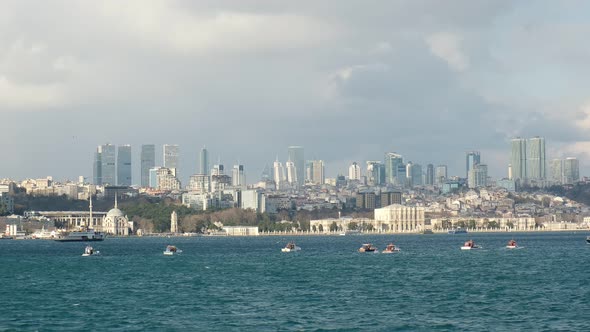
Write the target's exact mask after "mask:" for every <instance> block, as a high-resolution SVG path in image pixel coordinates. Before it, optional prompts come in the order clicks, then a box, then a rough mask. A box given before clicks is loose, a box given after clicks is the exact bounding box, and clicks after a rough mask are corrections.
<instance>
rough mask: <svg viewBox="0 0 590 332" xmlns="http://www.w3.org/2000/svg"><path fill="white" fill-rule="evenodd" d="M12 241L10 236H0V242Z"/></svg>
mask: <svg viewBox="0 0 590 332" xmlns="http://www.w3.org/2000/svg"><path fill="white" fill-rule="evenodd" d="M12 239H14V238H13V237H12V236H10V235H6V234H2V235H0V240H12Z"/></svg>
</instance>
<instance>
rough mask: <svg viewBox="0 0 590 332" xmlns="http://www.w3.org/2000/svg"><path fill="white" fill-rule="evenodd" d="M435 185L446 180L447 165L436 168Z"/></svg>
mask: <svg viewBox="0 0 590 332" xmlns="http://www.w3.org/2000/svg"><path fill="white" fill-rule="evenodd" d="M435 176H436V183H437V184H443V183H444V182H445V181H446V180H447V165H438V166H436V174H435Z"/></svg>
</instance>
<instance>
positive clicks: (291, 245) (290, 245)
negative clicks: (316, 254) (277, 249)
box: [281, 242, 301, 252]
mask: <svg viewBox="0 0 590 332" xmlns="http://www.w3.org/2000/svg"><path fill="white" fill-rule="evenodd" d="M300 250H301V248H300V247H298V246H296V245H295V242H289V243H287V245H286V246H285V248H283V249H281V252H293V251H300Z"/></svg>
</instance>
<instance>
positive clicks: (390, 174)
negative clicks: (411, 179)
mask: <svg viewBox="0 0 590 332" xmlns="http://www.w3.org/2000/svg"><path fill="white" fill-rule="evenodd" d="M403 163H404V160H403V157H402V156H401V155H400V154H397V153H395V152H387V153H386V154H385V182H386V183H392V184H399V185H403V184H404V182H405V166H404V172H403V173H402V174H403V177H400V178H398V175H399V170H400V167H399V166H400V165H403Z"/></svg>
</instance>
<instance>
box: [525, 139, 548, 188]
mask: <svg viewBox="0 0 590 332" xmlns="http://www.w3.org/2000/svg"><path fill="white" fill-rule="evenodd" d="M545 167H546V161H545V139H544V138H543V137H538V136H537V137H533V138H529V139H528V140H527V144H526V178H527V179H528V180H545V178H546V177H547V174H546V170H545Z"/></svg>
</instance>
